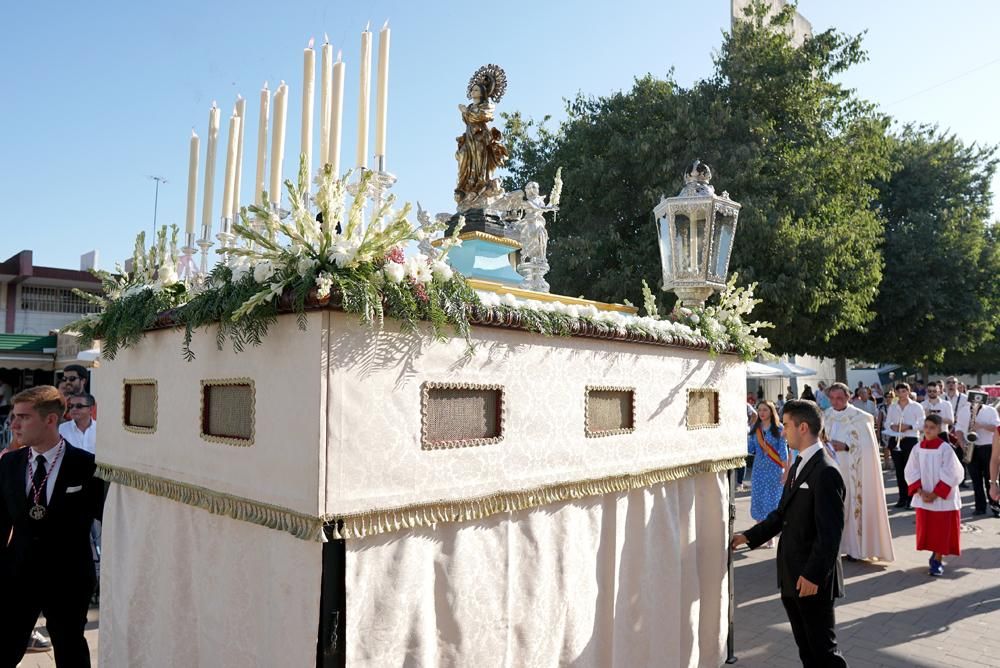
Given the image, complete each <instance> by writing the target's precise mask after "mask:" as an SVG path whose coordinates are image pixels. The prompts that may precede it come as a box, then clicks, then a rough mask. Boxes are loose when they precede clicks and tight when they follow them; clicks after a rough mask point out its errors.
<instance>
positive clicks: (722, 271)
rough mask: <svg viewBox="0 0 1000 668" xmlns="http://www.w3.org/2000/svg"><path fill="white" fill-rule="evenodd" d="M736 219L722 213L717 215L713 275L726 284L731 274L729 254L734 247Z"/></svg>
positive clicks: (713, 242) (714, 235)
mask: <svg viewBox="0 0 1000 668" xmlns="http://www.w3.org/2000/svg"><path fill="white" fill-rule="evenodd" d="M735 230H736V219H735V218H734V217H733V216H727V215H724V214H722V213H716V214H715V229H714V230H713V238H712V259H711V268H712V270H711V274H712V276H713V278H716V279H718V280H719V281H722V282H724V281H725V280H726V274H728V273H729V253H730V251H731V249H732V247H733V236H734V232H735Z"/></svg>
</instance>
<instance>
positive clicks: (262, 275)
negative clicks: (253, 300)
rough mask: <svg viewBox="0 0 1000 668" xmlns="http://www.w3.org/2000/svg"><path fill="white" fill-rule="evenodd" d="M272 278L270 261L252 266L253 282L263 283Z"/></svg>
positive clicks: (272, 271)
mask: <svg viewBox="0 0 1000 668" xmlns="http://www.w3.org/2000/svg"><path fill="white" fill-rule="evenodd" d="M272 276H274V265H273V264H272V263H271V261H270V260H264V261H263V262H258V263H257V264H256V265H254V268H253V280H255V281H257V282H258V283H265V282H266V281H267V280H268V279H270V278H271V277H272Z"/></svg>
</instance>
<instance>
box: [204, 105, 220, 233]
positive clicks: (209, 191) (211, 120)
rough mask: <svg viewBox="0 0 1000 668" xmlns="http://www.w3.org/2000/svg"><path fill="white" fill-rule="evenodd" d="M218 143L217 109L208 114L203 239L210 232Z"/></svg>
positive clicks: (213, 107) (213, 106)
mask: <svg viewBox="0 0 1000 668" xmlns="http://www.w3.org/2000/svg"><path fill="white" fill-rule="evenodd" d="M218 141H219V108H218V107H217V106H215V102H213V103H212V110H211V111H209V112H208V148H207V149H205V189H204V190H205V192H204V193H203V194H202V204H201V225H202V231H203V232H204V233H205V238H208V237H209V236H210V234H211V232H212V198H213V197H214V196H215V147H216V143H218Z"/></svg>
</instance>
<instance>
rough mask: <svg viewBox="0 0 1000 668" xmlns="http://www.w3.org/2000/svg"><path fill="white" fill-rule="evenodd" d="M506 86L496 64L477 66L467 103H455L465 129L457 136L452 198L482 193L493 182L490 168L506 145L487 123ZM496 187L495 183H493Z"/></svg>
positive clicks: (469, 197)
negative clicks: (468, 102) (455, 176)
mask: <svg viewBox="0 0 1000 668" xmlns="http://www.w3.org/2000/svg"><path fill="white" fill-rule="evenodd" d="M506 90H507V75H506V74H505V73H504V71H503V70H502V69H501V68H500V67H498V66H497V65H484V66H483V67H480V68H479V69H478V70H477V71H476V73H475V74H473V75H472V78H471V79H469V87H468V89H467V90H466V95H467V96H468V98H469V99H470V100H472V103H471V104H468V105H464V104H460V105H458V110H459V111H460V112H461V113H462V120H463V121H465V133H464V134H462V135H460V136H459V137H457V138H456V139H457V141H458V150H457V151H456V152H455V159H456V160H458V185H457V186H456V187H455V199H456V200H457V201H459V203H463V202H465V203H468V202H469V200H472V199H474V198H476V197H477V196H478V195H480V194H482V193H484V191H486V190H487V189H488V188H489V187H490V186H491V185H492V182H493V172H495V171H496V170H497V168H498V167H501V166H503V164H504V162H506V160H507V148H506V147H505V146H504V145H503V144H501V143H500V139H501V138H502V136H503V135H502V134H501V133H500V131H499V130H497V129H496V128H494V127H491V126H490V125H489V123H490V122H491V121H492V120H493V111H494V109H495V108H496V104H495V103H497V102H499V101H500V98H502V97H503V94H504V92H505V91H506ZM497 186H498V187H499V184H497Z"/></svg>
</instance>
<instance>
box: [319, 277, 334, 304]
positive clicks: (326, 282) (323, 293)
mask: <svg viewBox="0 0 1000 668" xmlns="http://www.w3.org/2000/svg"><path fill="white" fill-rule="evenodd" d="M331 288H333V278H332V277H331V276H330V274H328V273H327V272H325V271H324V272H323V273H322V274H320V275H318V276H317V277H316V295H317V296H318V297H319V298H320V299H326V298H327V297H329V296H330V289H331Z"/></svg>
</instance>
